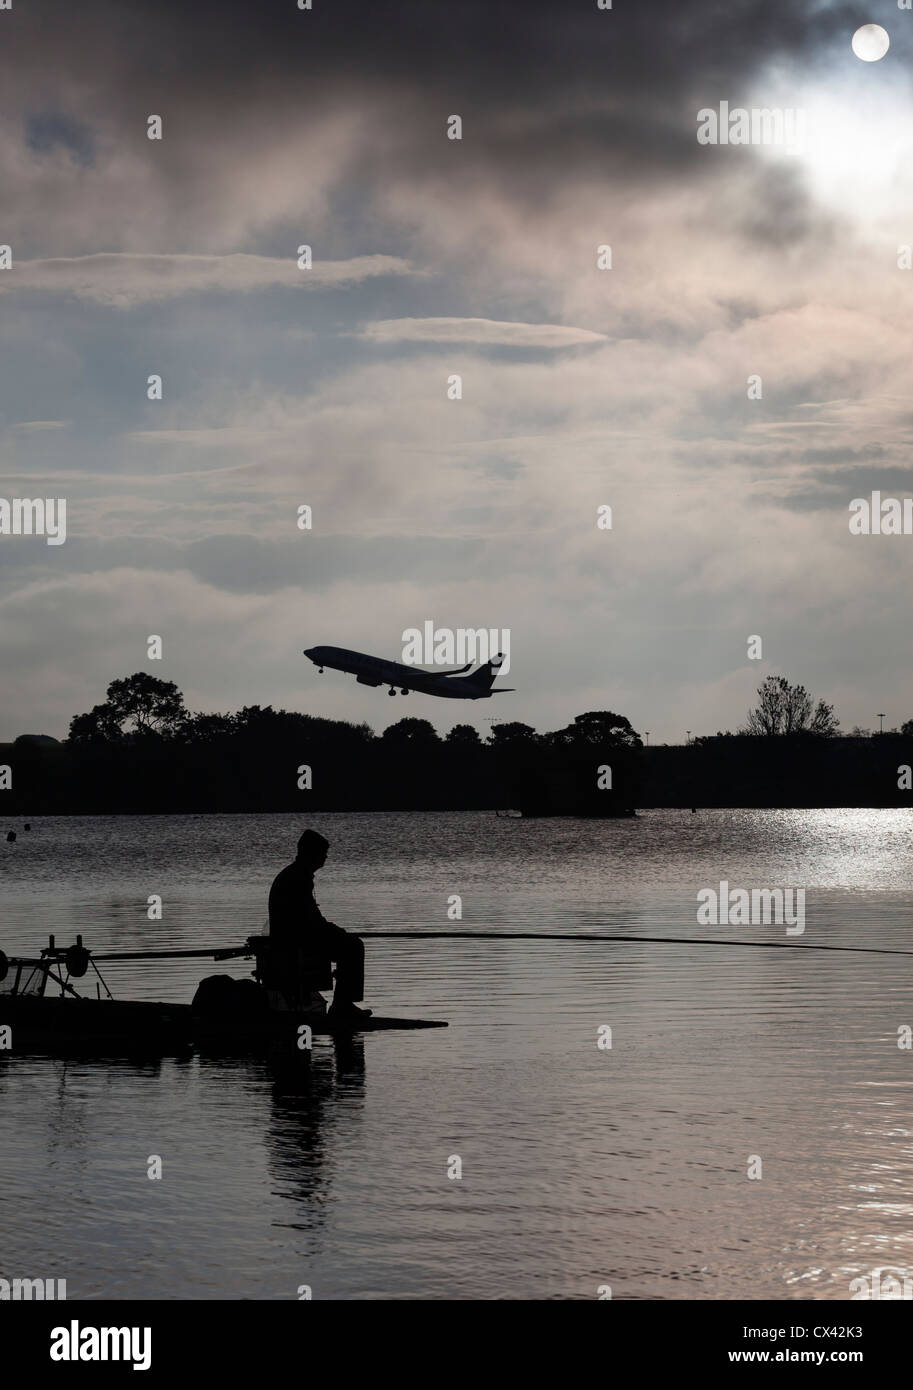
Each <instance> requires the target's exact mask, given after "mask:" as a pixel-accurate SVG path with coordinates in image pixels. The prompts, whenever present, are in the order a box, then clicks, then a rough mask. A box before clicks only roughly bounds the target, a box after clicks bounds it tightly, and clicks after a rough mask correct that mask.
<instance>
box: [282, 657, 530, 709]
mask: <svg viewBox="0 0 913 1390" xmlns="http://www.w3.org/2000/svg"><path fill="white" fill-rule="evenodd" d="M304 655H305V656H306V657H307V658H308V660H309V661H313V663H314V665H315V666H316V667H317V669H318V670H319V671H320V674H321V675H322V674H323V671H324V668H325V667H327V666H328V667H329V668H330V670H332V671H345V672H347V673H348V674H349V675H352V676H354V677H355V679H356V680H357V681H358V684H359V685H389V687H390V689H389V691H388V692H387V693H388V694H389V695H395V694H396V687H397V686H399V690H400V694H402V695H408V694H409V691H410V690H415V691H418V693H419V694H421V695H441V696H443V697H444V698H445V699H450V700H487V699H488V698H489V696H490V695H506V694H509V693H511V692H512V690H513V687H511V686H504V687H502V688H501V689H499V690H493V689H492V686H493V684H494V680H495V677H496V676H497V674H498V669H499V667H500V666H501V663H502V662H503V660H504V657H503V654H502V653H501V652H498V654H497V656H495V657H492V659H491V661H486V662H485V664H484V665H483V666H480V667H479V668H478V670H477V671H473V673H472V675H471V676H466V675H464V674H463V673H464V671H468V670H469V667H470V666H472V664H473V663H472V662H471V661H470V662H469V665H468V666H460V667H459V668H458V669H457V670H456V671H421V670H419V668H418V667H416V666H405V665H403V663H402V662H400V661H385V660H384V659H383V657H380V656H366V655H365V653H364V652H350V651H349V650H348V649H347V648H346V647H306V648H305V651H304Z"/></svg>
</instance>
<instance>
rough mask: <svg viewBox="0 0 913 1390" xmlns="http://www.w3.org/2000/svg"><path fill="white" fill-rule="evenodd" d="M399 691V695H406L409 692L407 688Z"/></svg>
mask: <svg viewBox="0 0 913 1390" xmlns="http://www.w3.org/2000/svg"><path fill="white" fill-rule="evenodd" d="M399 693H400V695H408V694H409V691H408V690H401V691H400V692H399Z"/></svg>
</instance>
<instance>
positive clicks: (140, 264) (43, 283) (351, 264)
mask: <svg viewBox="0 0 913 1390" xmlns="http://www.w3.org/2000/svg"><path fill="white" fill-rule="evenodd" d="M416 273H417V272H416V269H415V267H413V266H412V265H410V264H409V262H408V261H406V260H403V259H401V258H400V257H399V256H381V255H375V256H355V257H353V258H352V259H351V260H347V261H321V260H320V259H319V258H317V259H315V260H314V262H313V265H312V266H311V269H310V270H299V269H298V263H297V258H296V256H289V257H287V258H279V257H272V256H251V255H245V254H244V253H241V252H239V253H235V254H232V255H227V256H188V255H160V256H153V255H143V254H134V253H130V252H117V253H115V252H99V253H97V254H95V255H91V256H58V257H54V258H50V259H47V260H37V261H14V262H13V267H12V270H11V272H10V274H9V275H8V276H3V277H2V278H0V288H3V289H5V290H6V292H7V293H13V292H15V291H17V290H18V291H24V290H43V291H46V292H52V293H56V294H65V295H67V294H68V295H75V297H76V298H77V299H84V300H93V301H95V302H96V303H98V304H106V305H108V306H110V307H111V308H116V309H130V308H133V307H134V306H135V305H137V304H148V303H153V302H155V301H158V300H164V299H175V298H177V297H178V296H180V295H186V294H199V293H204V292H206V291H212V290H217V291H221V292H223V293H234V294H245V293H246V294H249V293H251V292H252V291H254V290H264V289H270V288H272V287H273V286H276V285H284V286H286V288H289V289H296V290H299V289H301V290H304V289H311V290H320V289H334V288H337V287H339V286H344V285H354V284H358V283H360V282H361V281H363V280H368V279H371V278H373V277H377V276H384V275H414V274H416Z"/></svg>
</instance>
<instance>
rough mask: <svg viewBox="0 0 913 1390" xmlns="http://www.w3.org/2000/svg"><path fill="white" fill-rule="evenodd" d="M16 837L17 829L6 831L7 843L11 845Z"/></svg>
mask: <svg viewBox="0 0 913 1390" xmlns="http://www.w3.org/2000/svg"><path fill="white" fill-rule="evenodd" d="M15 838H16V832H15V830H8V831H7V832H6V843H7V844H8V845H11V844H12V842H13V841H14V840H15Z"/></svg>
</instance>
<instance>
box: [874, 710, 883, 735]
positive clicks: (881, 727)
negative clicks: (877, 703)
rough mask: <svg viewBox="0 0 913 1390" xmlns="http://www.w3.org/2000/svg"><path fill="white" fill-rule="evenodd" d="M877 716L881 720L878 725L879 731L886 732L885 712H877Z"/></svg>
mask: <svg viewBox="0 0 913 1390" xmlns="http://www.w3.org/2000/svg"><path fill="white" fill-rule="evenodd" d="M875 718H876V719H878V720H879V721H880V723H879V725H878V732H879V733H880V734H883V733H884V715H883V714H876V716H875Z"/></svg>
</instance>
